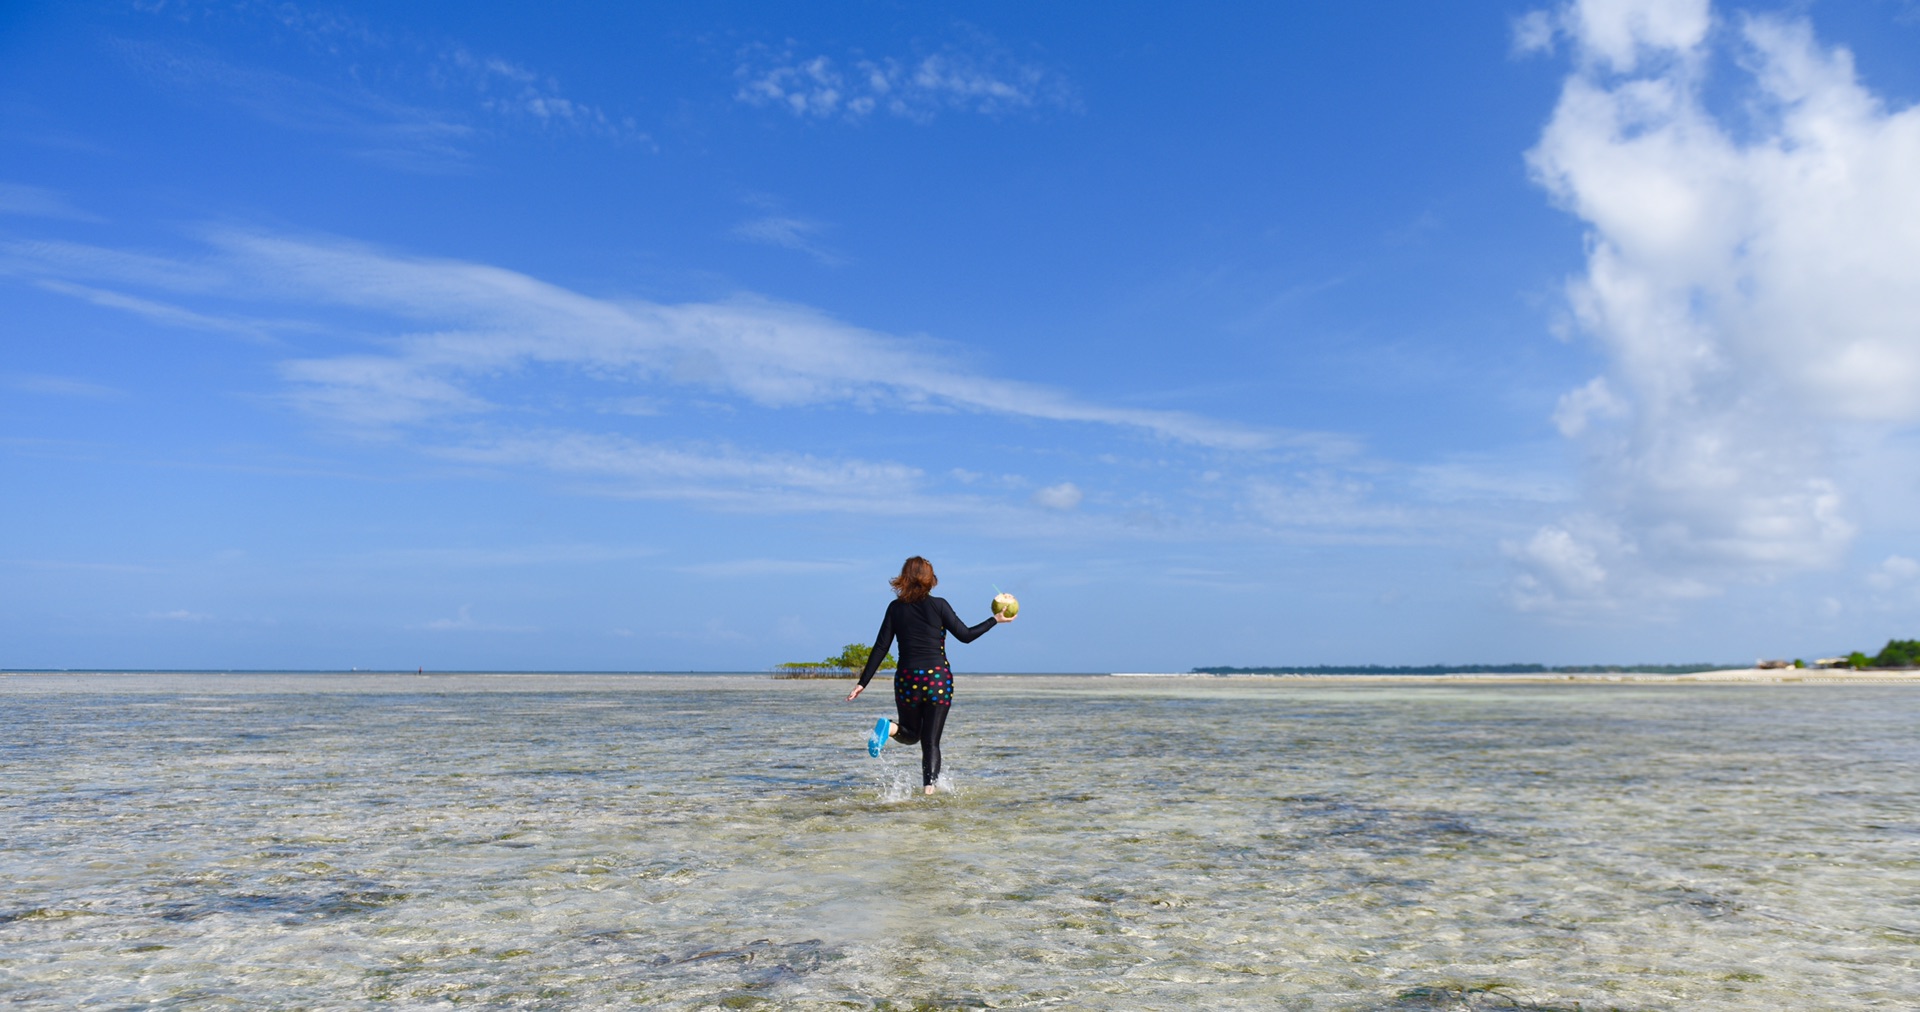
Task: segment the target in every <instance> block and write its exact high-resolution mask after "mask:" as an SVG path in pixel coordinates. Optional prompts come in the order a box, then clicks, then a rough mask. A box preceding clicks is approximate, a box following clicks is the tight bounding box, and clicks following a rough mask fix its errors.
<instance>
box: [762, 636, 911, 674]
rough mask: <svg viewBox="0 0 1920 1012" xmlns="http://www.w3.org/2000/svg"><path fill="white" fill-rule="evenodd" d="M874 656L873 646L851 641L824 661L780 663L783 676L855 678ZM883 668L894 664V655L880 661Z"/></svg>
mask: <svg viewBox="0 0 1920 1012" xmlns="http://www.w3.org/2000/svg"><path fill="white" fill-rule="evenodd" d="M872 656H873V648H872V647H870V646H868V645H867V644H865V643H849V644H847V645H846V647H845V648H844V649H842V650H841V651H840V652H839V653H838V654H836V655H834V656H832V657H829V658H827V659H826V660H823V661H788V662H787V663H785V664H782V665H780V667H779V672H780V675H781V677H783V678H853V677H855V676H856V675H858V674H859V673H860V672H862V671H864V670H866V667H867V658H869V657H872ZM880 666H881V667H883V668H891V667H893V666H894V660H893V655H892V654H888V655H887V656H886V657H884V658H882V659H881V661H880Z"/></svg>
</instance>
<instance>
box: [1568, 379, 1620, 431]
mask: <svg viewBox="0 0 1920 1012" xmlns="http://www.w3.org/2000/svg"><path fill="white" fill-rule="evenodd" d="M1627 414H1628V409H1627V405H1626V404H1625V403H1623V402H1622V401H1621V400H1620V399H1619V398H1618V397H1615V396H1614V395H1613V388H1612V387H1609V386H1608V385H1607V378H1606V377H1605V376H1595V377H1594V378H1593V379H1592V380H1590V381H1589V382H1588V383H1587V385H1586V386H1583V387H1580V388H1579V389H1577V390H1569V391H1567V392H1566V393H1564V394H1562V395H1560V403H1559V404H1557V405H1555V406H1554V409H1553V425H1554V427H1555V428H1557V429H1559V430H1560V434H1561V435H1563V436H1565V437H1567V438H1568V439H1573V438H1575V437H1577V436H1579V435H1581V434H1582V433H1584V432H1586V431H1587V426H1588V425H1589V424H1590V423H1591V422H1592V421H1593V420H1595V419H1607V420H1611V419H1617V418H1624V417H1626V416H1627Z"/></svg>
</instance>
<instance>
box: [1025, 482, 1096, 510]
mask: <svg viewBox="0 0 1920 1012" xmlns="http://www.w3.org/2000/svg"><path fill="white" fill-rule="evenodd" d="M1084 498H1086V495H1085V493H1083V492H1081V491H1080V486H1078V485H1075V484H1074V483H1073V482H1070V481H1063V482H1061V483H1060V484H1058V485H1048V486H1047V487H1046V488H1043V489H1041V490H1039V491H1038V492H1035V493H1034V494H1033V501H1034V502H1035V503H1036V504H1038V505H1040V506H1045V507H1046V508H1047V509H1050V510H1070V509H1073V508H1074V507H1076V506H1079V505H1080V500H1082V499H1084Z"/></svg>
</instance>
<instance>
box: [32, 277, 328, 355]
mask: <svg viewBox="0 0 1920 1012" xmlns="http://www.w3.org/2000/svg"><path fill="white" fill-rule="evenodd" d="M34 284H35V285H36V286H38V287H39V288H42V289H45V290H46V291H49V292H55V293H57V294H60V295H70V296H73V297H74V298H76V299H80V300H82V301H84V302H90V303H92V304H94V305H96V306H100V307H103V308H106V309H119V310H123V311H125V312H129V313H134V314H136V315H139V316H144V317H146V318H147V319H149V320H152V321H154V322H155V323H162V324H166V325H168V326H172V327H187V328H191V329H193V330H210V331H214V332H217V333H222V334H231V335H233V336H235V337H244V338H247V339H249V340H254V341H261V342H270V341H272V340H273V336H272V333H271V331H272V329H273V325H272V324H268V323H266V322H263V321H257V320H248V319H243V318H236V317H232V316H214V315H211V314H208V313H196V312H194V311H193V310H191V309H185V308H182V307H180V306H175V305H170V304H168V303H165V302H156V301H154V300H153V299H144V298H141V297H139V296H137V295H128V294H126V293H125V292H115V291H108V290H107V289H104V288H94V287H92V286H90V285H76V284H74V283H72V282H70V281H54V280H50V279H42V280H40V281H36V282H34ZM282 326H292V327H298V326H301V325H299V324H291V323H289V324H282Z"/></svg>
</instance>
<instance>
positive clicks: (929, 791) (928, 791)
mask: <svg viewBox="0 0 1920 1012" xmlns="http://www.w3.org/2000/svg"><path fill="white" fill-rule="evenodd" d="M927 793H928V794H932V793H933V785H932V784H928V785H927Z"/></svg>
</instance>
